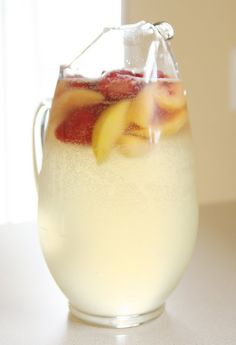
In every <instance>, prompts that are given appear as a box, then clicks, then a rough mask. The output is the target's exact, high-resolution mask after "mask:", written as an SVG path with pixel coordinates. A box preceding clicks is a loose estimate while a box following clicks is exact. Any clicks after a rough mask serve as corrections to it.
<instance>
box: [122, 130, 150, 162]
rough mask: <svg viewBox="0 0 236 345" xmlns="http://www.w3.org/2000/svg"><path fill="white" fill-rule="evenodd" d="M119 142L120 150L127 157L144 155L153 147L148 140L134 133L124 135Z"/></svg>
mask: <svg viewBox="0 0 236 345" xmlns="http://www.w3.org/2000/svg"><path fill="white" fill-rule="evenodd" d="M117 144H118V145H119V150H120V152H121V153H122V154H123V155H125V156H127V157H139V156H143V155H145V154H146V153H148V152H149V151H150V149H151V144H150V143H149V142H148V141H147V140H145V139H143V138H139V137H136V136H133V135H125V134H124V135H122V136H121V138H120V139H119V141H118V143H117Z"/></svg>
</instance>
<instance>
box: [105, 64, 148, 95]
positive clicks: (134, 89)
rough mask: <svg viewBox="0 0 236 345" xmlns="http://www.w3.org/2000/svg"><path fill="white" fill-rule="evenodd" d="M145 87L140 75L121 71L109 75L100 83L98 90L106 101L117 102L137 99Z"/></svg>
mask: <svg viewBox="0 0 236 345" xmlns="http://www.w3.org/2000/svg"><path fill="white" fill-rule="evenodd" d="M143 85H144V83H143V81H142V79H141V78H140V77H139V75H138V76H136V75H135V74H133V73H132V72H129V71H126V70H121V71H113V72H109V73H107V74H106V75H105V76H104V77H103V78H102V79H101V81H100V82H99V83H98V90H100V92H101V93H102V94H103V95H104V96H105V97H106V99H108V100H116V101H117V100H122V99H126V98H133V97H135V96H136V95H137V94H138V92H139V91H140V90H141V89H142V87H143Z"/></svg>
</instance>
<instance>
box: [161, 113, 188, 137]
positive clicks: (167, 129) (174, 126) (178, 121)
mask: <svg viewBox="0 0 236 345" xmlns="http://www.w3.org/2000/svg"><path fill="white" fill-rule="evenodd" d="M187 118H188V115H187V109H186V107H184V108H182V109H180V110H179V111H177V112H175V113H174V114H173V116H172V118H171V119H168V121H165V122H162V123H161V124H160V126H159V128H160V131H161V135H163V136H169V135H173V134H175V133H177V132H179V131H180V129H181V128H182V127H183V126H184V125H185V123H186V122H187Z"/></svg>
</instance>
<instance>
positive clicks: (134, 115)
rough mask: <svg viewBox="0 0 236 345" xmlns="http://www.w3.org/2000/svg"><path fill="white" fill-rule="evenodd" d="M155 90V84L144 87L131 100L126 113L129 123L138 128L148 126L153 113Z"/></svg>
mask: <svg viewBox="0 0 236 345" xmlns="http://www.w3.org/2000/svg"><path fill="white" fill-rule="evenodd" d="M155 88H156V87H155V84H148V85H146V86H145V87H144V88H143V89H142V90H141V91H140V92H139V94H138V95H137V96H136V97H135V98H134V99H133V100H132V102H131V105H130V107H129V111H128V119H129V122H130V123H135V124H137V125H138V126H140V127H148V126H149V125H150V123H151V121H152V119H153V116H154V111H155V100H154V91H155Z"/></svg>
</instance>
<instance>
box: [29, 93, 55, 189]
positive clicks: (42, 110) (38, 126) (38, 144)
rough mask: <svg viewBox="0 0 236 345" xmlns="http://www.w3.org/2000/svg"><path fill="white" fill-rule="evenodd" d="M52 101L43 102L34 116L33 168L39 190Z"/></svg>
mask: <svg viewBox="0 0 236 345" xmlns="http://www.w3.org/2000/svg"><path fill="white" fill-rule="evenodd" d="M51 104H52V100H51V99H50V98H48V99H45V100H44V101H42V102H41V103H40V104H39V106H38V108H37V110H36V112H35V115H34V121H33V130H32V141H33V143H32V147H33V168H34V178H35V184H36V187H37V189H38V179H39V173H40V167H41V165H42V156H43V145H44V141H45V135H46V128H47V122H48V115H49V111H50V109H51Z"/></svg>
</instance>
